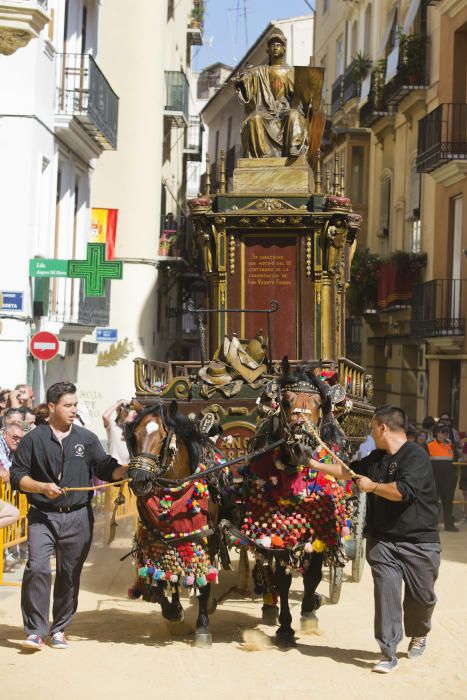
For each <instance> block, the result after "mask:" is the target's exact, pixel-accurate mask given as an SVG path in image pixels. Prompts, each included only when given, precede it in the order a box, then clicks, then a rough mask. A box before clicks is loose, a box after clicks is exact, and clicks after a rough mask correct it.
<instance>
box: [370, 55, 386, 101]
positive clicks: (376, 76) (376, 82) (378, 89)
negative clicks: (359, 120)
mask: <svg viewBox="0 0 467 700" xmlns="http://www.w3.org/2000/svg"><path fill="white" fill-rule="evenodd" d="M385 75H386V59H385V58H381V59H380V60H379V61H377V62H376V65H375V67H374V69H373V104H374V108H375V109H376V110H377V111H380V110H382V109H383V104H384V76H385Z"/></svg>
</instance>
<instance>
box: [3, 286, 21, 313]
mask: <svg viewBox="0 0 467 700" xmlns="http://www.w3.org/2000/svg"><path fill="white" fill-rule="evenodd" d="M0 298H1V299H2V306H1V310H2V311H23V309H24V292H3V291H2V292H0Z"/></svg>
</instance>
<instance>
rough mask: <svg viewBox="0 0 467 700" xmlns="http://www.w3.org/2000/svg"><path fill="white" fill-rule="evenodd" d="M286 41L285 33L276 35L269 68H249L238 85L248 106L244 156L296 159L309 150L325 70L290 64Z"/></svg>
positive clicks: (270, 41) (271, 42) (272, 38)
mask: <svg viewBox="0 0 467 700" xmlns="http://www.w3.org/2000/svg"><path fill="white" fill-rule="evenodd" d="M286 42H287V40H286V38H285V36H284V34H283V33H282V32H281V31H280V30H276V31H274V32H273V34H271V36H270V37H269V39H268V44H267V46H268V49H267V52H268V55H269V65H267V66H255V67H252V68H249V69H247V70H246V71H245V72H244V73H241V74H240V75H239V76H238V77H236V78H235V79H234V81H233V82H234V84H235V88H236V90H237V94H238V96H239V99H240V101H241V102H243V103H244V105H245V119H244V122H243V126H242V132H241V134H242V143H243V151H244V156H245V157H250V158H274V157H284V156H285V157H289V156H293V157H297V156H302V155H305V154H306V153H307V151H308V144H309V140H310V121H311V117H312V113H313V112H314V111H317V110H318V109H319V107H320V105H321V91H322V84H323V70H322V69H320V68H293V67H291V66H288V65H287V64H286V63H285V58H284V56H285V49H286ZM297 79H298V80H297ZM297 88H298V89H297Z"/></svg>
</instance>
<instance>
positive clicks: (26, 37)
mask: <svg viewBox="0 0 467 700" xmlns="http://www.w3.org/2000/svg"><path fill="white" fill-rule="evenodd" d="M47 9H48V8H47V0H3V1H2V2H1V3H0V54H4V55H6V56H11V54H13V53H14V52H15V51H17V50H18V49H21V48H23V47H24V46H26V45H27V44H29V42H30V41H31V39H37V37H38V36H39V34H40V33H41V31H42V30H43V29H44V27H45V25H46V24H47V22H48V21H49V19H50V18H49V16H48V14H47Z"/></svg>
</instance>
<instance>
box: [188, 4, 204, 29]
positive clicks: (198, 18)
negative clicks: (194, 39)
mask: <svg viewBox="0 0 467 700" xmlns="http://www.w3.org/2000/svg"><path fill="white" fill-rule="evenodd" d="M205 14H206V3H205V2H204V0H193V7H192V10H191V22H190V26H191V28H192V29H201V27H202V26H203V22H204V15H205Z"/></svg>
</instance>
